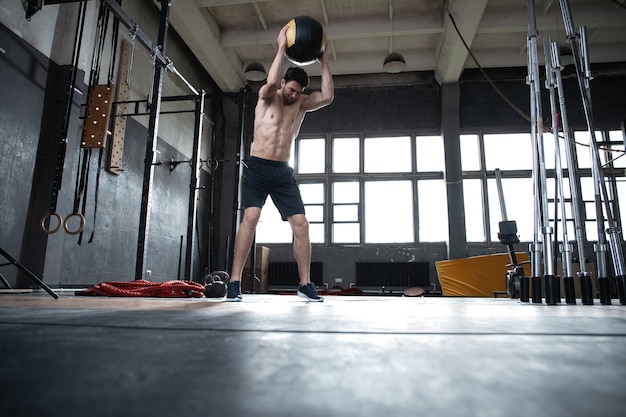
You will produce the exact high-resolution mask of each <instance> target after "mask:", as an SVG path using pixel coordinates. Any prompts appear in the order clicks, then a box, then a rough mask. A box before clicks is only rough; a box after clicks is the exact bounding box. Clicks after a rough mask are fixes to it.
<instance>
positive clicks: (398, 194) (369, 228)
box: [364, 181, 414, 243]
mask: <svg viewBox="0 0 626 417" xmlns="http://www.w3.org/2000/svg"><path fill="white" fill-rule="evenodd" d="M364 225H365V242H366V243H405V242H413V241H414V238H413V190H412V187H411V181H368V182H366V183H365V223H364Z"/></svg>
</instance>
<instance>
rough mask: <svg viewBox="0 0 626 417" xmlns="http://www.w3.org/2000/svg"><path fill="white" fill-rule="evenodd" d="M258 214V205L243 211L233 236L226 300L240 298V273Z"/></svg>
mask: <svg viewBox="0 0 626 417" xmlns="http://www.w3.org/2000/svg"><path fill="white" fill-rule="evenodd" d="M260 216H261V209H260V208H259V207H248V208H247V209H245V210H244V212H243V219H242V220H241V224H240V225H239V230H237V236H236V237H235V251H234V254H233V268H232V270H231V274H230V281H229V291H228V295H227V300H230V301H240V300H241V274H242V273H243V266H244V264H245V262H246V258H247V257H248V253H250V247H251V246H252V240H253V239H254V231H255V229H256V225H257V223H258V222H259V217H260ZM230 283H232V284H230Z"/></svg>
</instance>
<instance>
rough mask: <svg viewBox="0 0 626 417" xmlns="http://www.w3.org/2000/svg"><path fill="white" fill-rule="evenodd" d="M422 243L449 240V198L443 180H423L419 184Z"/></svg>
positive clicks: (420, 237) (420, 234) (420, 235)
mask: <svg viewBox="0 0 626 417" xmlns="http://www.w3.org/2000/svg"><path fill="white" fill-rule="evenodd" d="M417 192H418V197H419V198H418V206H419V240H420V242H446V241H447V240H448V202H447V201H448V198H447V196H446V183H445V181H443V180H422V181H418V183H417Z"/></svg>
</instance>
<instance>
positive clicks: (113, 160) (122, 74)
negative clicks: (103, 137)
mask: <svg viewBox="0 0 626 417" xmlns="http://www.w3.org/2000/svg"><path fill="white" fill-rule="evenodd" d="M131 59H132V58H131V45H130V42H128V41H127V40H126V39H124V40H122V45H121V52H120V61H119V67H118V69H117V82H116V87H115V102H116V103H117V104H116V106H115V114H114V115H113V123H114V125H113V134H112V136H111V149H110V153H109V163H108V165H107V170H108V171H109V172H110V173H112V174H116V175H119V174H121V173H122V171H124V169H123V168H122V160H123V155H124V137H125V135H126V116H124V114H126V112H127V110H128V103H120V102H122V101H128V99H129V97H130V82H129V72H130V64H131Z"/></svg>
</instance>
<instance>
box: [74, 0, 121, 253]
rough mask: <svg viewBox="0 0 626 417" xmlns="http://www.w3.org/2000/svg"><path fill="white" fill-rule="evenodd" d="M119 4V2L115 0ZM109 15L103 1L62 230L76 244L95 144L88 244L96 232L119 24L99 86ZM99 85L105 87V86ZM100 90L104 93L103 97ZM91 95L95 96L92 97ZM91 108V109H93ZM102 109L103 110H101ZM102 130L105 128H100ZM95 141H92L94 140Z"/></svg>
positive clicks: (80, 239)
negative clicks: (72, 222) (74, 221)
mask: <svg viewBox="0 0 626 417" xmlns="http://www.w3.org/2000/svg"><path fill="white" fill-rule="evenodd" d="M118 4H121V2H119V1H118ZM109 17H110V11H109V9H108V8H107V7H105V6H104V5H103V4H102V3H101V4H100V8H99V11H98V24H97V30H96V37H95V41H94V49H93V51H94V54H93V57H92V62H91V72H90V76H89V101H88V104H87V111H86V115H85V122H84V124H83V126H82V127H83V130H84V131H83V140H82V141H81V148H83V149H82V152H81V155H82V156H80V157H79V163H78V169H77V173H76V184H75V190H74V204H73V211H72V213H71V214H70V215H69V216H67V218H66V221H65V224H64V226H65V231H66V232H67V233H69V234H80V236H79V238H78V244H79V245H80V244H81V243H82V238H83V232H84V226H85V215H86V212H87V197H88V191H89V170H90V167H91V156H92V149H93V148H94V147H97V148H99V156H98V168H97V172H96V186H95V191H94V210H93V227H92V231H91V235H90V237H89V241H88V242H89V243H91V242H92V241H93V238H94V233H95V224H96V218H97V210H98V193H99V188H100V172H101V169H102V155H103V152H104V148H105V146H106V136H107V134H108V132H109V128H110V126H109V124H110V108H111V96H112V88H111V86H112V82H113V72H114V68H115V60H116V49H117V40H118V27H119V23H118V21H117V20H116V19H114V20H113V30H112V34H111V53H110V60H109V71H108V74H107V75H108V78H107V85H106V86H100V85H98V83H99V80H100V69H101V66H102V57H103V51H104V47H105V43H106V37H107V31H108V27H109ZM102 87H105V88H104V89H103V88H102ZM103 91H104V93H105V96H104V97H102V95H103ZM92 95H93V96H94V97H92ZM103 103H104V106H105V107H106V108H108V109H109V110H108V113H109V114H108V115H107V116H106V117H105V118H104V119H102V120H99V122H100V123H102V124H105V125H106V126H99V127H98V129H100V130H99V132H100V134H99V135H95V136H96V138H95V139H93V136H92V135H90V134H89V132H91V133H93V130H90V129H92V128H93V126H91V125H90V124H88V122H89V121H90V120H91V114H90V112H91V111H93V110H94V109H93V108H96V109H98V113H100V110H101V108H100V107H99V106H101V105H102V104H103ZM92 107H93V108H92ZM104 112H105V111H104V110H102V113H104ZM95 119H97V118H94V121H93V123H94V124H96V122H98V120H95ZM102 129H104V131H103V130H102ZM85 138H87V139H89V141H87V140H85ZM94 142H95V143H94ZM72 217H78V218H79V220H80V226H79V228H77V229H75V230H71V229H70V228H69V227H68V226H67V221H68V220H69V219H70V218H72Z"/></svg>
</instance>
